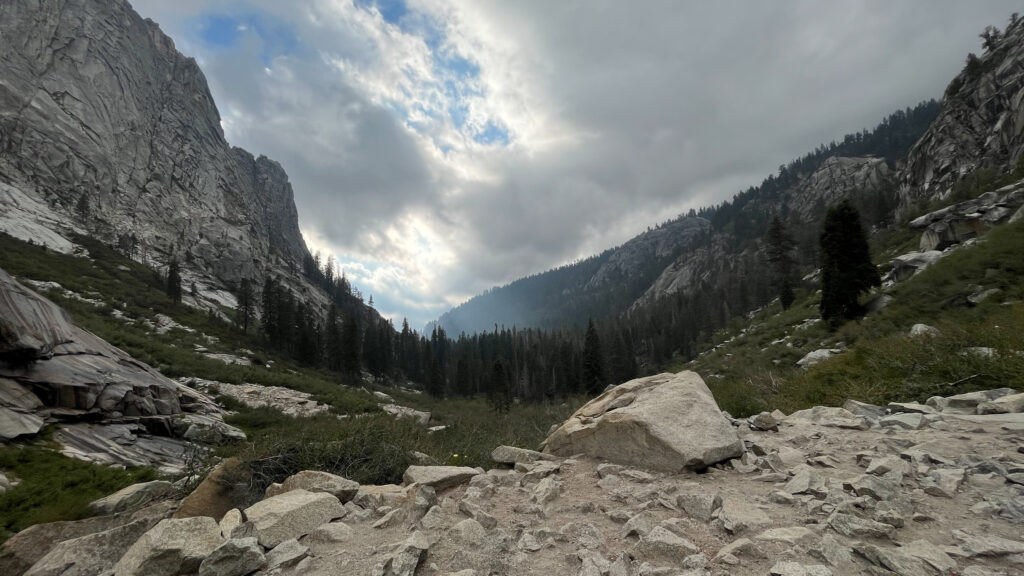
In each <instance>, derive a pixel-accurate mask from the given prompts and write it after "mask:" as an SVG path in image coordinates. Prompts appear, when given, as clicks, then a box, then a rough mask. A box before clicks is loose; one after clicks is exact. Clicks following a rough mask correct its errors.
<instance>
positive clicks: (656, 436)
mask: <svg viewBox="0 0 1024 576" xmlns="http://www.w3.org/2000/svg"><path fill="white" fill-rule="evenodd" d="M543 447H544V452H546V453H549V454H555V455H558V456H570V455H573V454H579V453H585V454H588V455H590V456H594V457H597V458H604V459H606V460H609V461H611V462H617V463H620V464H627V465H637V466H643V467H645V468H652V469H656V470H664V471H668V472H678V471H681V470H684V469H703V468H706V467H708V466H711V465H712V464H716V463H718V462H721V461H723V460H728V459H730V458H736V457H738V456H740V455H741V454H742V453H743V442H742V441H741V440H740V439H739V436H737V434H736V431H735V429H734V428H733V427H732V425H731V424H730V423H729V421H728V420H726V418H725V416H723V415H722V412H721V410H719V408H718V405H717V404H716V403H715V399H714V397H713V396H712V395H711V391H710V390H708V387H707V386H706V385H705V384H704V381H703V380H701V378H700V376H698V375H697V374H696V373H695V372H690V371H685V372H680V373H679V374H659V375H657V376H650V377H647V378H640V379H637V380H632V381H630V382H626V383H625V384H622V385H620V386H616V387H615V388H613V389H612V390H610V391H608V392H606V393H604V394H602V395H601V396H599V397H597V398H595V399H594V400H591V401H590V402H588V403H587V404H586V405H584V406H583V407H582V408H580V409H579V410H577V411H576V413H575V414H573V415H572V416H571V417H570V418H569V419H568V420H566V422H565V423H563V424H562V425H561V427H559V428H558V429H557V430H555V432H554V433H552V434H551V435H550V436H548V438H547V439H546V440H545V441H544V444H543Z"/></svg>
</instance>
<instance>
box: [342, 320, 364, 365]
mask: <svg viewBox="0 0 1024 576" xmlns="http://www.w3.org/2000/svg"><path fill="white" fill-rule="evenodd" d="M360 336H361V335H360V333H359V321H358V320H356V317H355V316H349V317H348V318H345V319H344V320H343V321H342V324H341V370H342V372H344V373H345V374H348V375H349V376H358V375H359V371H360V370H361V369H362V365H361V364H360V363H359V357H360V355H361V354H360V353H361V350H360V348H361V346H360V344H361V342H360Z"/></svg>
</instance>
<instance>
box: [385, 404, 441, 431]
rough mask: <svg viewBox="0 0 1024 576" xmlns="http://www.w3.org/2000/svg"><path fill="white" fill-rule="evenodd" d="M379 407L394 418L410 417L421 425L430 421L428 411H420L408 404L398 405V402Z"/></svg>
mask: <svg viewBox="0 0 1024 576" xmlns="http://www.w3.org/2000/svg"><path fill="white" fill-rule="evenodd" d="M380 408H381V410H383V411H384V412H385V413H387V414H390V415H392V416H394V417H395V418H411V419H413V420H415V421H416V422H419V423H420V424H422V425H423V426H426V425H427V424H429V423H430V412H422V411H420V410H414V409H412V408H409V407H408V406H399V405H398V404H384V405H382V406H381V407H380Z"/></svg>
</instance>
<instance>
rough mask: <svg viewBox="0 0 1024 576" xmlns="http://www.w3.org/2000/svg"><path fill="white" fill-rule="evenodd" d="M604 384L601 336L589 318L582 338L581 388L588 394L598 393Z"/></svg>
mask: <svg viewBox="0 0 1024 576" xmlns="http://www.w3.org/2000/svg"><path fill="white" fill-rule="evenodd" d="M605 384H606V377H605V369H604V350H603V349H602V347H601V337H600V336H599V335H598V333H597V327H595V326H594V320H593V319H591V320H590V321H589V322H588V324H587V333H586V336H584V338H583V388H584V389H585V390H586V391H587V393H588V394H592V395H593V394H598V393H599V392H601V389H602V388H604V386H605Z"/></svg>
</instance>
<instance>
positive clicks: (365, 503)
mask: <svg viewBox="0 0 1024 576" xmlns="http://www.w3.org/2000/svg"><path fill="white" fill-rule="evenodd" d="M405 498H406V494H405V488H403V487H401V486H398V485H397V484H383V485H380V486H377V485H372V484H370V485H367V484H364V485H362V486H360V487H359V491H358V492H357V493H356V496H355V498H353V499H352V502H354V503H355V504H356V505H358V506H360V507H362V508H366V509H368V510H375V509H377V508H380V507H381V506H391V507H392V508H395V507H399V506H401V505H402V504H403V503H404V502H405ZM346 504H348V503H347V502H346Z"/></svg>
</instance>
